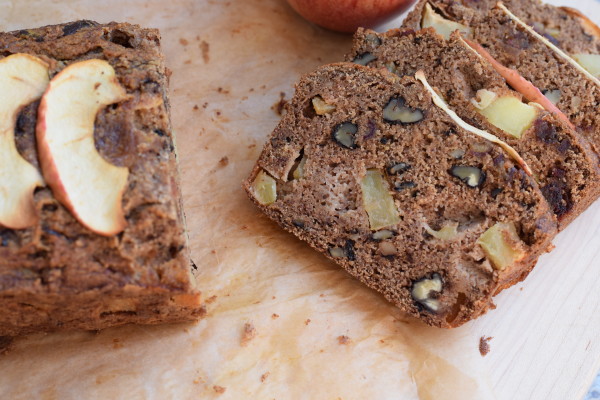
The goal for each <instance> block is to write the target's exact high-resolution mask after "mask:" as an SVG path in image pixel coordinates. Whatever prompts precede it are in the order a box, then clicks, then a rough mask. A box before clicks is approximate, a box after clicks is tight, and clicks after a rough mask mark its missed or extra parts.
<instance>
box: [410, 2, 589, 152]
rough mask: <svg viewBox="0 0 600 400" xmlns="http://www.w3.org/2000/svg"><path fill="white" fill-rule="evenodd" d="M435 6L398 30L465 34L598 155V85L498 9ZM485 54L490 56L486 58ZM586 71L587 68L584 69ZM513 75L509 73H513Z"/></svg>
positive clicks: (424, 6)
mask: <svg viewBox="0 0 600 400" xmlns="http://www.w3.org/2000/svg"><path fill="white" fill-rule="evenodd" d="M438 5H439V3H438V2H436V1H432V0H429V1H426V0H422V1H421V2H420V3H419V4H418V6H417V8H416V9H415V10H413V12H412V13H411V14H410V15H409V16H408V18H407V19H406V20H405V21H404V23H403V27H406V28H411V29H420V28H421V27H433V28H434V29H436V30H437V31H438V32H440V33H441V32H445V33H446V34H447V33H448V32H449V31H453V30H455V29H459V30H461V31H463V32H465V33H466V35H467V36H468V37H470V38H471V39H472V40H474V42H476V43H475V44H477V43H478V44H479V45H480V46H477V47H478V51H479V52H480V53H481V54H482V55H485V54H487V55H491V57H493V58H494V59H495V60H496V61H497V63H499V65H498V66H497V67H498V68H497V69H498V70H499V71H501V70H504V72H507V73H509V74H510V72H511V71H509V70H507V68H508V69H512V70H516V71H517V72H518V74H520V75H521V76H522V77H523V78H525V79H526V80H528V81H529V82H531V83H532V84H533V85H534V86H535V87H537V88H539V89H540V90H541V91H542V93H545V94H547V95H548V96H549V97H550V98H552V99H553V101H554V102H555V103H556V106H557V107H558V108H559V109H560V110H561V111H562V112H563V113H564V114H565V115H566V116H567V117H568V118H569V120H570V121H571V122H572V124H573V125H574V126H575V127H576V128H577V129H578V131H579V132H580V133H581V134H582V135H583V136H584V137H585V138H586V139H587V140H588V141H589V142H590V144H591V146H592V149H593V150H594V151H595V152H596V153H599V150H600V113H598V104H600V80H599V79H598V78H597V77H595V76H594V75H592V74H591V73H590V72H589V71H588V70H586V69H585V68H583V67H582V66H581V65H580V64H579V63H577V62H576V61H575V60H574V59H573V58H572V57H571V56H569V55H568V54H566V53H565V52H563V51H562V50H560V49H559V48H558V47H556V46H555V45H554V44H552V43H551V42H550V41H549V40H548V39H547V38H546V37H544V36H543V35H541V34H539V33H538V32H536V31H535V30H534V29H533V28H532V27H530V26H528V25H527V24H525V23H524V22H523V21H521V20H520V19H519V18H518V17H517V16H515V15H514V13H512V12H511V10H510V9H509V8H507V7H506V6H504V5H503V4H502V3H498V5H497V6H496V7H494V8H493V9H491V10H490V11H489V12H488V13H487V14H485V15H480V14H478V13H477V12H476V11H475V10H473V9H471V8H468V7H464V6H462V5H461V3H460V2H452V4H450V5H448V6H447V7H441V8H437V6H438ZM488 53H489V54H488ZM588 68H591V67H590V66H588ZM512 72H514V71H512Z"/></svg>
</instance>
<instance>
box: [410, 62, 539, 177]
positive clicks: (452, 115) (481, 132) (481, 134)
mask: <svg viewBox="0 0 600 400" xmlns="http://www.w3.org/2000/svg"><path fill="white" fill-rule="evenodd" d="M415 78H417V79H418V80H419V81H420V82H421V83H422V84H423V86H425V89H427V91H428V92H429V93H430V94H431V98H432V100H433V103H434V104H435V105H436V106H438V107H439V108H441V109H442V110H443V111H444V112H445V113H446V114H448V115H449V116H450V118H452V119H453V120H454V121H455V122H456V123H457V124H458V125H459V126H460V127H461V128H463V129H464V130H466V131H468V132H471V133H473V134H475V135H477V136H479V137H481V138H483V139H486V140H489V141H490V142H492V143H495V144H497V145H498V146H500V147H501V148H502V149H503V150H504V151H506V152H507V153H508V155H509V156H511V157H512V158H513V159H514V160H515V161H516V162H517V164H519V165H520V166H521V168H523V171H525V173H526V174H527V175H529V176H533V173H532V171H531V168H529V165H527V163H526V162H525V160H523V158H522V157H521V156H520V155H519V153H517V151H516V150H515V149H514V148H513V147H511V146H510V145H509V144H508V143H506V142H503V141H502V140H500V139H498V138H497V137H496V136H494V135H492V134H491V133H489V132H486V131H484V130H481V129H479V128H476V127H474V126H473V125H470V124H468V123H466V122H465V121H463V120H462V119H461V118H460V117H459V116H458V115H457V114H456V113H455V112H454V111H452V110H451V109H450V107H449V106H448V104H446V102H445V101H444V99H442V98H441V97H440V95H438V94H437V92H436V91H435V90H434V89H433V88H432V87H431V85H429V82H427V78H426V77H425V73H424V72H423V71H421V70H419V71H417V73H416V74H415Z"/></svg>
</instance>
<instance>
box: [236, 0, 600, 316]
mask: <svg viewBox="0 0 600 400" xmlns="http://www.w3.org/2000/svg"><path fill="white" fill-rule="evenodd" d="M548 16H552V18H561V21H563V20H564V21H567V22H565V24H564V25H560V27H561V29H562V30H560V31H559V30H558V29H557V28H556V27H555V26H554V25H552V24H551V23H549V22H548V21H554V20H553V19H549V17H548ZM562 16H564V19H562V18H563V17H562ZM594 29H595V30H594ZM597 29H598V28H596V27H594V26H593V24H592V23H591V22H590V21H589V20H587V19H586V18H584V17H582V16H581V15H580V14H578V13H577V12H575V11H573V10H571V9H558V8H555V7H552V6H548V5H544V4H542V3H540V2H539V1H537V0H525V1H517V0H511V1H509V2H507V3H506V4H502V3H499V4H496V3H495V2H492V1H478V2H473V1H470V0H463V1H449V0H443V1H421V2H419V3H418V4H417V6H416V7H415V9H414V10H413V11H412V13H411V14H409V16H408V17H407V19H406V20H405V22H404V27H403V28H402V29H397V30H391V31H389V32H386V33H376V32H374V31H370V30H366V29H359V30H358V31H357V33H356V34H355V38H354V45H353V48H352V50H351V52H350V53H349V54H348V56H347V62H346V63H339V64H333V65H328V66H324V67H322V68H320V69H318V70H317V71H315V72H313V73H311V74H308V75H307V76H305V77H303V78H302V79H301V80H300V82H299V83H298V84H297V87H296V94H295V96H294V98H293V99H292V101H291V102H290V103H289V104H288V105H287V112H286V115H285V116H284V118H283V119H282V121H281V122H280V123H279V125H278V126H277V128H276V129H275V131H274V132H273V134H272V135H271V137H270V139H269V141H268V142H267V144H266V146H265V148H264V150H263V152H262V154H261V156H260V158H259V160H258V162H257V165H256V166H255V168H254V170H253V171H252V173H251V175H250V177H249V178H248V179H247V181H246V182H245V183H244V186H245V189H246V191H247V192H248V194H249V196H250V197H251V198H252V199H253V200H254V202H255V203H256V204H257V205H258V206H259V207H260V208H261V210H262V211H263V212H264V213H265V214H266V215H267V216H269V217H270V218H271V219H273V220H274V221H276V222H277V223H279V224H280V225H281V226H282V227H283V228H284V229H286V230H288V231H290V232H292V233H293V234H294V235H296V236H297V237H299V238H300V239H302V240H305V241H306V242H308V244H309V245H311V246H312V247H314V248H315V249H316V250H318V251H320V252H322V253H323V254H324V255H326V256H327V257H329V258H330V259H332V260H333V261H334V262H336V263H337V264H339V265H340V266H341V267H343V268H344V269H345V270H347V271H348V272H349V273H350V274H351V275H352V276H354V277H356V278H357V279H359V280H360V281H361V282H363V283H364V284H366V285H367V286H369V287H371V288H373V289H375V290H377V291H379V292H381V293H382V294H383V295H384V296H385V297H386V298H387V299H388V300H389V301H390V302H392V303H393V304H395V305H397V306H398V307H399V308H401V309H402V310H404V311H406V312H408V313H410V314H412V315H414V316H416V317H418V318H420V319H422V320H423V321H424V322H426V323H428V324H430V325H434V326H440V327H455V326H459V325H461V324H463V323H465V322H467V321H469V320H471V319H473V318H475V317H477V316H479V315H481V314H483V313H485V312H486V311H487V310H488V309H490V308H493V303H492V297H493V296H494V295H495V294H497V293H498V292H499V291H501V290H502V289H504V288H506V287H509V286H511V285H513V284H514V283H516V282H518V281H520V280H522V279H524V278H525V277H526V276H527V274H528V273H529V272H530V271H531V269H532V268H533V267H534V266H535V264H536V262H537V259H538V257H539V256H540V255H541V254H543V253H544V252H546V251H548V250H550V249H551V248H552V245H551V241H552V239H553V237H554V236H555V235H556V233H557V232H558V231H560V230H562V229H564V228H565V227H566V226H567V225H568V224H569V223H570V222H571V221H573V220H574V219H575V218H576V217H577V216H578V215H579V214H581V212H583V211H584V210H585V209H586V208H587V207H588V206H589V205H590V204H591V203H592V202H593V201H594V200H596V199H597V198H598V197H599V196H600V187H599V186H598V185H597V182H599V178H600V175H599V174H600V168H599V160H598V153H597V149H600V117H599V116H598V106H599V104H600V83H599V81H598V78H597V76H595V75H594V74H595V73H596V72H594V71H595V70H594V65H595V64H594V63H595V62H596V61H594V60H597V54H598V53H599V48H600V47H599V45H598V43H600V39H598V33H597ZM563 36H565V38H564V39H563V38H562V37H563ZM561 48H562V49H561Z"/></svg>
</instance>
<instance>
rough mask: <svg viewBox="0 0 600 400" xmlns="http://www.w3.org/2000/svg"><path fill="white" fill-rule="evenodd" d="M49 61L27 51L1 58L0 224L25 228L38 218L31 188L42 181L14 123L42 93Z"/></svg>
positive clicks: (45, 85)
mask: <svg viewBox="0 0 600 400" xmlns="http://www.w3.org/2000/svg"><path fill="white" fill-rule="evenodd" d="M48 81H49V78H48V65H47V64H46V63H45V62H44V61H42V60H40V59H39V58H37V57H33V56H31V55H28V54H13V55H11V56H8V57H5V58H3V59H2V60H0V93H2V95H0V159H1V160H2V162H1V163H0V225H2V226H5V227H7V228H11V229H23V228H27V227H29V226H31V225H33V224H35V223H36V221H37V219H38V218H37V213H36V210H35V204H34V202H33V190H34V189H35V188H36V186H43V184H44V181H43V179H42V176H41V175H40V173H39V172H38V171H37V169H36V168H35V167H34V166H33V165H31V164H30V163H29V162H27V161H26V160H25V159H24V158H23V157H22V156H21V155H20V154H19V152H18V151H17V146H16V143H15V125H16V122H17V116H18V114H19V111H21V109H22V108H23V107H24V106H26V105H27V104H29V103H31V102H33V101H35V100H37V99H38V98H40V97H41V96H42V94H43V93H44V90H46V87H47V86H48Z"/></svg>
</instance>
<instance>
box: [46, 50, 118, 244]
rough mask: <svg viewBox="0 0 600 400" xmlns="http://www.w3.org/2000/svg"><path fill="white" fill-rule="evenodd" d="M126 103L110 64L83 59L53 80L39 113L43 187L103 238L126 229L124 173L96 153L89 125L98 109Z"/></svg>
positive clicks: (94, 118) (92, 127)
mask: <svg viewBox="0 0 600 400" xmlns="http://www.w3.org/2000/svg"><path fill="white" fill-rule="evenodd" d="M126 99H127V93H126V92H125V89H124V88H123V87H122V86H121V85H120V84H119V82H118V81H117V80H116V77H115V71H114V69H113V68H112V67H111V66H110V64H109V63H108V62H106V61H104V60H87V61H81V62H77V63H74V64H71V65H69V66H68V67H67V68H65V69H64V70H62V71H61V72H60V73H59V74H58V75H56V76H55V77H54V78H52V80H51V81H50V85H49V87H48V90H47V91H46V93H45V94H44V96H43V97H42V101H41V103H40V108H39V111H38V122H37V129H36V130H37V142H38V150H39V157H40V163H41V166H42V171H43V173H44V177H45V178H46V182H47V183H48V185H49V186H50V187H51V188H52V191H53V193H54V196H55V197H56V199H57V200H59V201H60V202H61V203H62V204H63V205H64V206H65V207H67V208H68V209H69V210H70V211H71V212H72V213H73V215H74V216H75V218H77V219H78V220H79V221H80V222H81V223H82V224H83V225H84V226H86V227H87V228H89V229H91V230H92V231H94V232H96V233H98V234H101V235H106V236H111V235H115V234H117V233H119V232H121V231H123V229H124V228H125V226H126V224H127V223H126V221H125V217H124V215H123V206H122V204H121V203H122V197H123V192H124V190H125V185H127V176H128V175H129V170H128V169H127V168H125V167H117V166H115V165H112V164H110V163H109V162H107V161H106V160H105V159H104V158H102V156H101V155H100V154H98V151H97V150H96V147H95V145H94V121H95V120H96V115H97V114H98V112H100V110H101V109H103V108H104V107H106V106H108V105H110V104H113V103H118V102H122V101H124V100H126Z"/></svg>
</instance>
